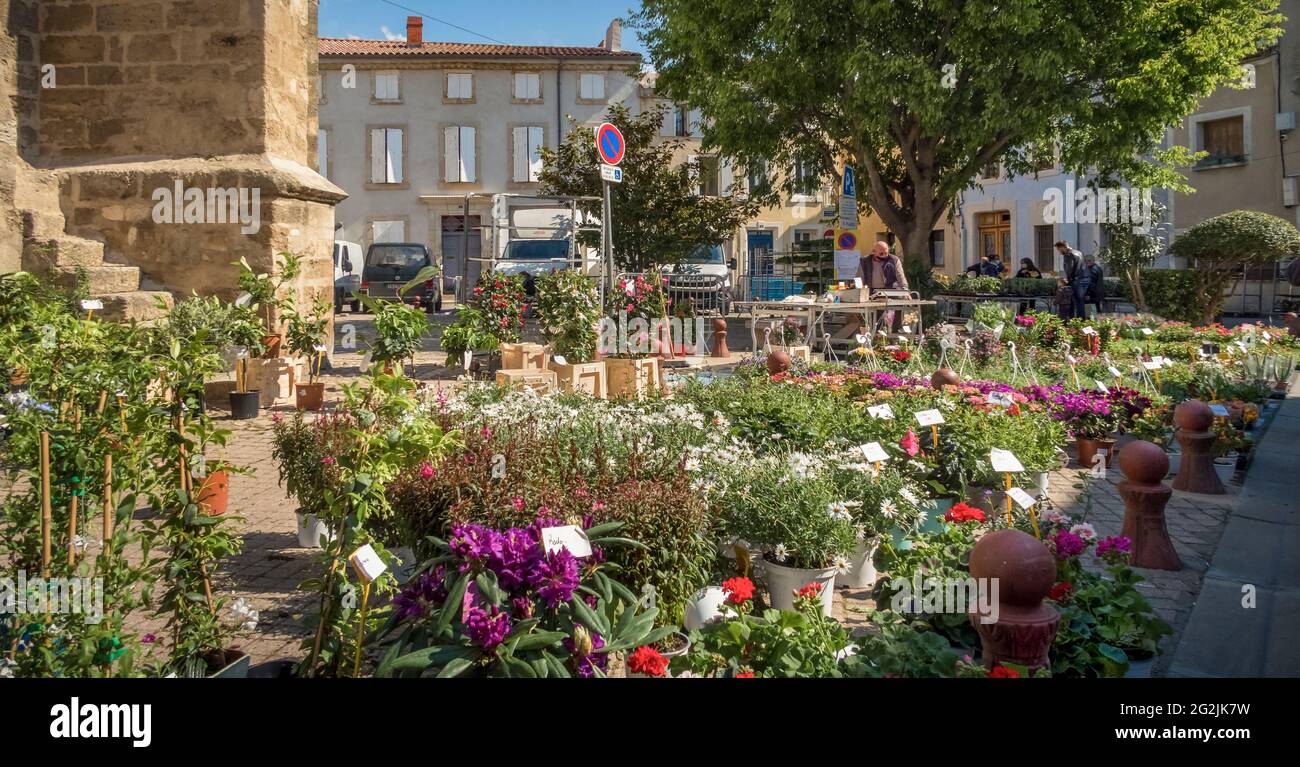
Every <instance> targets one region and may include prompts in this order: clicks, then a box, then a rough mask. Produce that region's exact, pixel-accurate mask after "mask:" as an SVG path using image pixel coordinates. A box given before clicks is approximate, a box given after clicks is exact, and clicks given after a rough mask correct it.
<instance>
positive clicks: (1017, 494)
mask: <svg viewBox="0 0 1300 767" xmlns="http://www.w3.org/2000/svg"><path fill="white" fill-rule="evenodd" d="M1007 495H1009V496H1011V500H1013V501H1015V502H1016V505H1017V506H1019V507H1020V508H1022V509H1024V510H1025V511H1029V508H1030V507H1031V506H1033V505H1034V504H1035V503H1037V502H1038V501H1035V500H1034V497H1033V496H1032V495H1030V494H1029V493H1026V492H1025V491H1024V490H1021V489H1020V488H1018V487H1013V488H1011V489H1010V490H1008V491H1007Z"/></svg>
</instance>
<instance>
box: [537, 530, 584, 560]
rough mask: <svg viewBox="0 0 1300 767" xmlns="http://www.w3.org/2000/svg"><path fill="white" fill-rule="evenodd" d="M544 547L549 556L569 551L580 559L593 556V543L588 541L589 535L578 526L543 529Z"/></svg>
mask: <svg viewBox="0 0 1300 767" xmlns="http://www.w3.org/2000/svg"><path fill="white" fill-rule="evenodd" d="M542 546H543V547H544V548H545V549H546V553H548V554H553V553H555V552H557V551H559V550H560V549H568V550H569V553H570V554H572V555H573V556H575V557H578V558H579V559H581V558H582V557H589V556H591V541H589V540H587V533H586V532H584V531H583V529H582V528H581V527H578V526H577V525H564V526H563V527H543V528H542Z"/></svg>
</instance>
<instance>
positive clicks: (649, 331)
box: [599, 272, 672, 399]
mask: <svg viewBox="0 0 1300 767" xmlns="http://www.w3.org/2000/svg"><path fill="white" fill-rule="evenodd" d="M665 279H666V278H664V277H662V276H661V275H660V274H659V273H658V272H649V273H647V274H638V275H636V276H635V277H632V278H620V279H619V281H618V283H617V284H616V285H615V290H614V291H613V292H612V294H611V295H610V297H609V299H608V300H609V302H610V305H609V306H608V307H606V309H607V311H608V313H609V314H610V315H611V317H610V318H609V320H608V321H606V322H605V323H604V324H603V326H602V330H601V333H600V341H599V351H600V353H601V354H602V355H603V358H604V360H605V368H606V371H607V372H608V374H609V381H608V391H609V396H610V397H628V398H632V399H639V398H641V397H644V396H646V395H648V394H650V393H652V392H657V391H659V389H660V387H661V383H662V381H661V378H660V367H659V358H658V356H656V355H658V354H660V353H661V352H663V351H665V349H666V350H667V351H668V352H669V353H671V349H672V346H671V339H668V343H667V345H665V339H664V337H663V335H664V333H665V332H666V331H668V330H669V328H670V326H669V324H668V297H667V295H665V293H664V280H665Z"/></svg>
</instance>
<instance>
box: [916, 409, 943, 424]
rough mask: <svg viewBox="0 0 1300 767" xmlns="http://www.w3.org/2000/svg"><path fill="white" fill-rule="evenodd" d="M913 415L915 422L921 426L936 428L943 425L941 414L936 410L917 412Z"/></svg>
mask: <svg viewBox="0 0 1300 767" xmlns="http://www.w3.org/2000/svg"><path fill="white" fill-rule="evenodd" d="M915 415H916V422H917V423H919V424H921V425H922V426H938V425H939V424H941V423H943V413H940V412H939V411H938V410H918V411H917V412H916V413H915Z"/></svg>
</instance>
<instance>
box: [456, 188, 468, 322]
mask: <svg viewBox="0 0 1300 767" xmlns="http://www.w3.org/2000/svg"><path fill="white" fill-rule="evenodd" d="M461 213H462V215H461V219H460V281H459V283H458V284H457V285H456V303H457V304H463V303H465V296H466V295H468V291H469V286H468V285H466V284H465V283H467V282H469V195H465V207H464V208H463V209H462V211H461Z"/></svg>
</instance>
